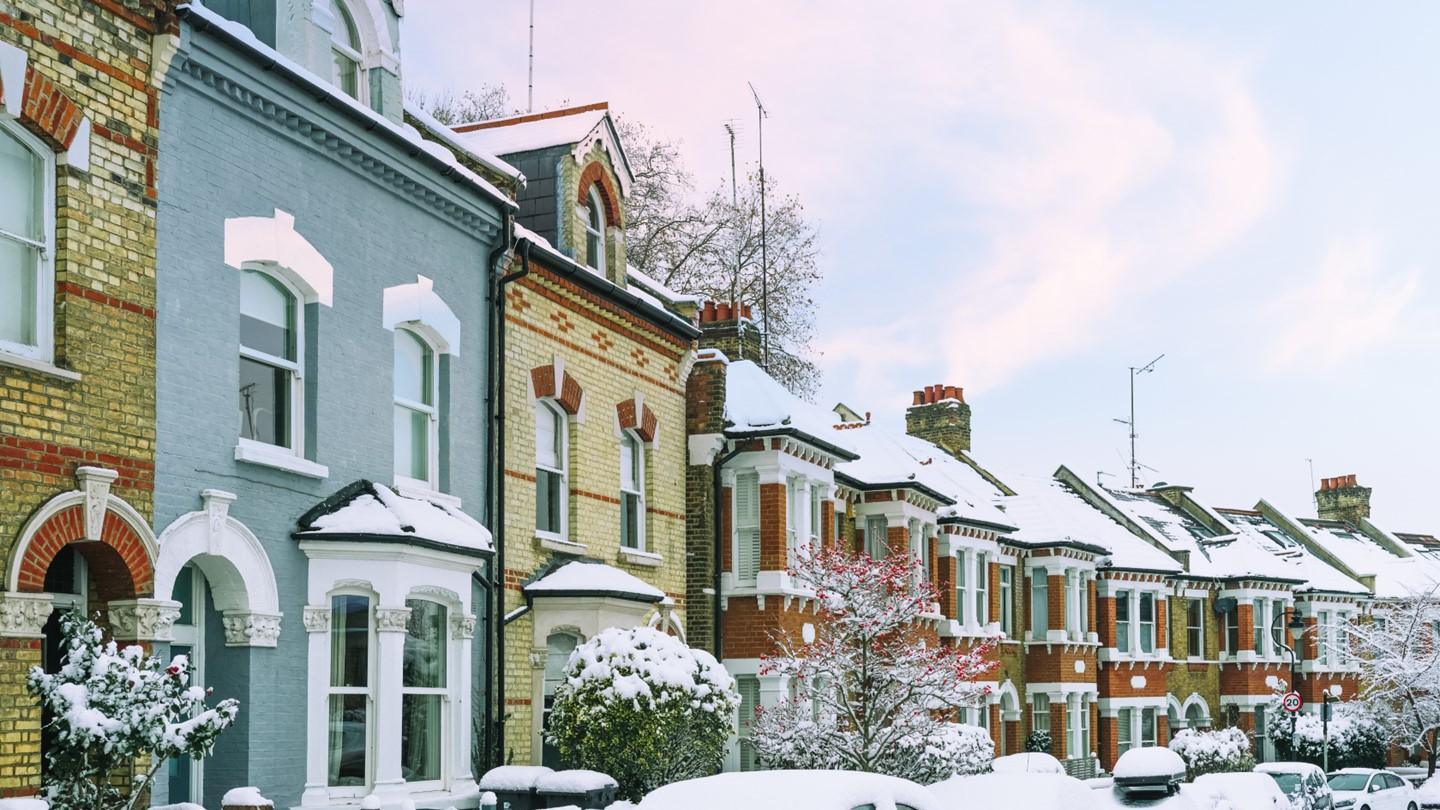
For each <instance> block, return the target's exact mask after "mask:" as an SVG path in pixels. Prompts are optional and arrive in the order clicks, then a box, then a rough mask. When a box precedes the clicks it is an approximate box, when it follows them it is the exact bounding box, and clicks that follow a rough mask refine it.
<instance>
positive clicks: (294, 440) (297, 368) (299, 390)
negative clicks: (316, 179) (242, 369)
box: [235, 262, 309, 466]
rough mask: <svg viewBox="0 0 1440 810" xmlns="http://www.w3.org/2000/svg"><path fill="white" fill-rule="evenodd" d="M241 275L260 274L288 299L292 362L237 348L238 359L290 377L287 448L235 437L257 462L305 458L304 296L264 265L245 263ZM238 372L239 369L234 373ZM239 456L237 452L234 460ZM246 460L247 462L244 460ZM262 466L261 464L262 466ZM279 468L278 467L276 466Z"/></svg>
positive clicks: (260, 352)
mask: <svg viewBox="0 0 1440 810" xmlns="http://www.w3.org/2000/svg"><path fill="white" fill-rule="evenodd" d="M241 272H242V273H252V272H253V273H260V274H262V275H264V276H266V277H267V278H269V279H272V280H273V281H275V282H276V283H278V284H279V285H280V286H281V287H282V288H283V289H284V290H285V292H286V294H288V295H289V296H290V298H291V301H292V305H293V306H294V315H295V359H294V360H287V359H285V358H283V357H276V356H275V355H273V354H269V353H268V352H262V351H259V350H257V349H252V348H250V347H248V346H246V345H245V344H244V343H243V342H241V343H240V344H239V346H240V356H241V357H243V358H245V359H247V360H253V361H255V362H257V363H263V364H265V365H267V366H271V367H273V368H279V369H284V370H285V371H287V372H288V373H289V375H290V414H289V422H290V446H289V447H281V446H280V445H278V444H268V443H266V442H262V441H257V440H255V439H247V438H245V437H244V436H239V437H237V439H238V446H239V448H240V449H243V450H245V451H248V452H247V453H246V455H252V454H253V455H254V456H256V457H259V458H264V457H270V456H279V457H284V456H293V457H294V458H296V459H302V460H303V459H304V458H305V411H306V407H305V406H306V404H307V403H306V402H305V353H306V350H307V349H308V348H309V347H308V345H307V344H306V342H305V341H306V335H305V307H306V303H305V296H304V295H302V294H301V292H300V290H299V289H297V288H296V287H295V285H294V284H292V283H290V280H289V279H287V278H286V277H285V275H284V274H283V273H278V272H275V268H273V267H272V266H270V265H268V263H263V262H246V264H245V266H244V267H243V268H242V269H241ZM235 317H236V319H237V320H238V319H239V317H240V310H239V309H238V308H237V309H236V310H235ZM237 370H238V369H237ZM239 456H240V453H238V452H237V457H239ZM247 460H248V459H247ZM262 463H264V462H262ZM277 466H278V465H277Z"/></svg>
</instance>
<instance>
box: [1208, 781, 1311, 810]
mask: <svg viewBox="0 0 1440 810" xmlns="http://www.w3.org/2000/svg"><path fill="white" fill-rule="evenodd" d="M1191 789H1192V790H1193V791H1194V792H1195V793H1197V794H1200V795H1204V796H1209V797H1210V803H1211V806H1213V807H1224V806H1226V804H1222V803H1228V805H1229V807H1230V810H1291V804H1290V799H1289V797H1287V796H1286V795H1285V792H1284V791H1282V790H1281V789H1280V786H1279V785H1278V784H1276V783H1275V780H1274V779H1271V778H1270V777H1269V776H1268V775H1266V774H1263V773H1243V772H1242V773H1207V774H1203V775H1201V776H1197V777H1195V783H1194V784H1193V785H1192V786H1191Z"/></svg>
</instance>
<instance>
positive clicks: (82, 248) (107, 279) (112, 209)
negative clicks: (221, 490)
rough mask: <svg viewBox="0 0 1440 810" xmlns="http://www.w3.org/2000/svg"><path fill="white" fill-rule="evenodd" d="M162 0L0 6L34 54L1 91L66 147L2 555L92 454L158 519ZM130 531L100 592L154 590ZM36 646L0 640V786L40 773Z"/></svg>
mask: <svg viewBox="0 0 1440 810" xmlns="http://www.w3.org/2000/svg"><path fill="white" fill-rule="evenodd" d="M156 5H157V4H153V3H150V2H148V0H145V1H143V2H142V0H18V2H15V3H7V4H0V42H3V43H6V44H9V45H12V46H15V47H18V48H20V49H21V50H23V51H24V52H25V54H26V57H27V62H26V78H25V86H24V87H23V88H22V87H5V88H3V90H0V92H3V94H4V95H5V96H6V97H10V96H12V95H13V94H18V93H23V104H22V117H21V123H22V124H23V125H24V126H26V127H27V128H28V129H29V130H30V131H31V132H33V133H35V134H36V135H37V136H38V137H40V138H41V139H42V140H43V141H44V142H45V143H46V144H47V145H49V146H50V147H51V148H52V149H54V150H55V152H56V165H57V169H56V173H55V178H54V180H55V205H56V207H55V212H54V221H55V238H56V251H55V256H54V272H55V277H54V289H55V299H54V309H53V323H54V352H53V363H54V365H55V366H56V367H58V368H60V369H63V370H64V371H62V372H59V373H47V372H46V371H43V370H42V371H37V370H31V369H22V368H18V367H15V366H13V365H5V364H3V363H0V559H4V560H7V561H8V560H9V559H10V558H11V556H12V555H13V554H14V549H15V544H16V542H17V541H18V539H19V534H20V531H21V527H22V526H23V525H24V524H25V522H26V521H27V520H28V519H29V517H30V516H31V515H32V514H34V513H35V511H36V510H37V509H38V508H40V506H41V505H42V504H44V503H45V502H46V501H48V500H49V499H51V498H53V497H54V496H56V495H57V494H60V493H62V492H65V491H69V490H72V489H74V488H75V468H76V467H77V466H80V465H83V464H92V465H99V466H106V467H110V468H112V469H114V470H116V471H117V472H118V473H119V477H118V479H117V480H116V481H115V482H114V484H113V489H112V493H113V494H114V495H116V496H118V497H120V498H122V499H124V500H125V501H127V502H128V503H129V504H131V505H132V506H134V507H135V508H136V509H137V510H138V511H139V512H140V513H141V515H142V516H143V517H144V518H145V519H146V520H148V519H149V516H150V510H151V506H152V504H151V493H152V491H153V480H154V452H155V394H154V390H155V387H154V376H155V375H154V369H155V331H154V317H155V271H154V268H155V195H156V182H155V158H156V151H155V150H156V143H157V127H158V123H159V116H158V98H157V94H156V93H155V91H154V89H153V86H152V84H151V78H152V76H151V73H152V71H151V59H152V54H153V53H154V52H155V50H156V49H155V48H154V47H152V46H153V44H154V42H155V33H156V31H157V30H160V29H162V28H164V26H162V25H159V24H157V22H156V20H155V13H156V12H155V7H156ZM168 24H169V23H168V22H167V23H166V25H168ZM82 118H83V119H85V120H87V121H88V122H89V127H90V135H89V140H90V146H89V168H88V171H86V170H85V169H84V168H83V167H82V166H79V165H72V164H70V163H69V162H68V161H67V159H66V155H65V154H64V152H65V150H66V149H67V148H68V147H70V146H72V145H73V144H75V142H76V139H77V138H78V137H79V132H80V129H81V120H82ZM66 372H75V373H78V374H79V375H80V378H79V379H78V380H75V379H71V375H69V374H67V373H66ZM64 520H67V521H68V520H71V518H69V517H66V518H64ZM72 528H73V527H72ZM67 531H69V530H68V529H67ZM126 532H128V529H126V530H124V531H122V530H120V529H114V528H110V527H109V526H108V525H107V534H106V539H105V542H106V544H107V545H108V546H109V547H110V548H112V549H115V553H113V554H104V553H96V554H93V555H87V559H88V558H89V557H90V556H94V557H95V561H94V562H93V563H92V566H91V567H92V571H91V578H92V582H93V583H94V585H95V588H96V591H97V592H103V591H106V590H108V591H109V592H110V593H124V592H129V593H131V594H135V593H139V594H141V595H148V589H149V588H150V578H149V575H148V570H149V569H148V561H142V560H141V559H139V558H138V557H137V553H138V554H139V555H140V556H142V557H143V548H137V546H136V543H135V541H134V539H133V538H127V537H124V536H123V535H125V534H126ZM77 536H79V535H78V534H73V533H72V534H68V535H67V537H68V540H73V539H75V537H77ZM66 541H67V539H66V538H62V537H61V536H60V535H54V534H51V533H48V532H47V533H46V534H45V536H44V537H42V538H39V544H40V548H39V549H37V552H36V555H37V556H35V557H34V558H33V559H31V560H28V561H27V566H26V569H25V572H24V579H25V582H24V586H23V587H25V588H27V589H31V590H38V589H39V588H40V587H43V576H44V571H43V566H44V565H45V564H47V563H48V561H49V559H50V558H51V557H53V554H54V552H55V551H57V550H58V547H59V544H61V543H62V542H66ZM126 568H129V569H130V570H128V571H127V570H125V569H126ZM39 655H40V652H39V648H38V645H37V644H35V643H34V642H32V641H29V640H22V641H20V642H15V641H14V640H9V641H6V642H4V643H3V644H0V795H16V794H26V793H33V792H34V790H35V789H36V788H37V787H38V784H39V767H38V763H39V716H38V713H37V712H36V711H35V709H34V707H33V704H32V703H31V702H30V699H29V697H28V696H26V695H25V694H24V687H23V679H24V673H25V671H26V670H28V669H29V667H30V666H32V665H34V664H36V663H39Z"/></svg>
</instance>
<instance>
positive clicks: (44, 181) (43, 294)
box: [0, 87, 56, 364]
mask: <svg viewBox="0 0 1440 810" xmlns="http://www.w3.org/2000/svg"><path fill="white" fill-rule="evenodd" d="M14 92H16V93H18V92H20V88H18V87H17V88H15V90H14ZM0 131H3V132H4V133H5V134H8V135H11V136H13V137H14V138H15V139H16V140H17V141H19V142H20V145H21V146H23V147H25V148H26V149H28V150H30V151H31V152H32V153H34V154H35V155H36V156H37V157H38V158H39V159H40V162H41V170H40V173H41V186H42V188H41V199H40V215H41V222H42V223H43V237H44V238H43V239H42V240H41V241H36V240H34V239H30V238H28V237H24V236H21V235H19V234H13V233H9V232H7V231H0V239H3V240H5V241H9V242H16V243H19V244H22V245H25V246H26V247H30V248H34V249H35V250H37V251H38V252H39V254H40V258H39V265H38V267H37V268H36V273H35V300H34V301H33V302H31V306H33V307H34V308H35V345H33V346H32V345H26V344H22V343H14V342H11V341H4V340H0V352H3V353H4V354H9V355H14V356H15V357H22V358H25V359H26V360H34V361H36V362H40V363H46V364H48V363H50V362H51V361H52V360H53V359H54V355H55V206H56V202H55V153H54V152H53V151H52V150H51V149H50V148H49V147H48V146H46V145H45V143H44V142H43V141H41V140H40V139H39V138H37V137H35V136H34V135H32V134H30V132H29V131H27V130H26V129H25V128H24V127H22V126H20V123H19V122H18V121H16V120H14V119H12V118H8V117H0Z"/></svg>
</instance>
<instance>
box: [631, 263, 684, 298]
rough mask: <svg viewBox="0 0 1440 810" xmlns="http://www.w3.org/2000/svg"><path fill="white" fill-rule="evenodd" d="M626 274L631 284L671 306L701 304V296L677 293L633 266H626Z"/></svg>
mask: <svg viewBox="0 0 1440 810" xmlns="http://www.w3.org/2000/svg"><path fill="white" fill-rule="evenodd" d="M625 274H626V275H627V276H629V278H630V283H631V284H633V285H636V286H639V287H643V288H645V290H646V291H648V292H649V293H650V294H652V295H654V296H656V297H657V298H662V299H664V300H665V301H667V302H669V303H671V304H698V303H700V300H701V296H698V295H687V294H685V293H680V292H676V291H675V290H672V289H670V288H669V287H667V286H665V285H664V284H662V283H661V282H660V281H659V279H656V278H655V277H654V276H651V275H650V274H648V273H642V272H640V270H639V269H637V268H636V267H635V265H633V264H627V265H625Z"/></svg>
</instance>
